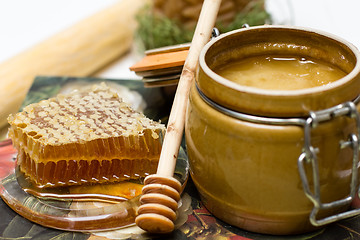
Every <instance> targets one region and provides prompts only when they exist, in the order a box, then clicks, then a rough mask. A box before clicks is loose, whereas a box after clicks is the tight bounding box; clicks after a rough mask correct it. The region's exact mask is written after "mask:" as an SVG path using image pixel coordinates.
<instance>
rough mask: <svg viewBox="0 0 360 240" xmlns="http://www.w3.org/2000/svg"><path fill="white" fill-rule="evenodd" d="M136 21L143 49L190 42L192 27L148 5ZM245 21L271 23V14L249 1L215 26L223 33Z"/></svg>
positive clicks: (236, 27)
mask: <svg viewBox="0 0 360 240" xmlns="http://www.w3.org/2000/svg"><path fill="white" fill-rule="evenodd" d="M137 22H138V29H137V37H138V38H139V39H140V41H141V43H142V45H143V47H144V49H145V50H147V49H153V48H158V47H163V46H170V45H175V44H180V43H186V42H190V41H191V39H192V35H193V32H194V29H191V30H189V29H186V28H184V27H183V26H182V24H180V23H178V22H176V21H174V20H172V19H170V18H168V17H166V16H158V15H155V14H154V13H153V11H152V9H151V7H150V6H147V7H145V8H144V9H142V10H141V11H140V12H139V14H138V15H137ZM245 23H247V24H249V25H250V26H257V25H263V24H270V23H271V16H270V14H269V13H268V12H267V11H266V10H265V9H264V7H263V5H262V4H261V1H250V2H249V4H248V6H247V7H246V8H244V9H243V10H242V11H241V12H239V13H238V14H237V15H236V16H235V18H234V20H233V21H232V22H231V23H230V24H228V25H224V24H222V23H221V22H218V23H217V24H216V27H217V28H218V29H219V31H220V32H221V33H224V32H228V31H231V30H234V29H238V28H241V27H242V26H243V25H244V24H245Z"/></svg>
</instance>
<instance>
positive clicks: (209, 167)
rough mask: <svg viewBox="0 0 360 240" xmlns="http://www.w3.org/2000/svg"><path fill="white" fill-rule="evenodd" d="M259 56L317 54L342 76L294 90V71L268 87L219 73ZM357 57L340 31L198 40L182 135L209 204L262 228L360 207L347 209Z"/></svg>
mask: <svg viewBox="0 0 360 240" xmlns="http://www.w3.org/2000/svg"><path fill="white" fill-rule="evenodd" d="M258 57H264V58H266V59H267V58H268V57H271V58H272V59H275V60H279V61H281V60H284V59H300V60H299V61H300V63H301V64H302V63H305V62H306V63H310V67H312V66H314V64H313V63H314V62H315V63H316V64H317V63H321V64H324V65H326V68H327V67H329V66H330V67H333V68H334V69H338V70H339V71H341V72H343V75H341V76H340V75H339V76H340V77H339V79H335V80H334V81H331V82H326V83H325V84H319V85H316V86H313V85H309V87H306V85H305V87H300V88H295V89H288V85H290V84H291V81H293V80H292V79H291V78H290V77H289V78H288V77H286V75H285V77H284V76H278V77H276V76H275V77H274V78H273V79H272V81H275V82H276V81H277V79H278V80H281V81H283V82H281V83H280V84H278V87H276V88H274V89H271V87H270V89H269V88H262V86H263V85H265V84H262V83H260V84H259V85H256V86H253V85H246V84H245V83H238V82H236V81H235V80H232V79H228V78H227V77H224V76H223V75H221V74H219V73H218V72H217V69H219V68H222V67H224V66H225V67H226V66H228V65H230V64H233V63H234V62H237V61H238V62H240V65H242V64H241V61H242V62H247V61H250V60H248V59H253V58H258ZM359 57H360V54H359V51H358V50H357V49H356V48H355V47H354V46H353V45H352V44H350V43H349V42H347V41H345V40H343V39H341V38H339V37H337V36H334V35H332V34H329V33H325V32H321V31H317V30H313V29H307V28H299V27H286V26H259V27H250V28H243V29H239V30H236V31H232V32H229V33H226V34H222V35H220V36H218V37H216V38H215V39H213V40H211V41H210V42H209V43H208V44H207V45H206V46H205V47H204V48H203V49H202V51H201V54H200V58H199V68H198V72H197V76H196V81H195V82H194V84H193V86H192V88H191V91H190V97H189V104H188V108H187V115H186V124H185V136H186V145H187V151H188V156H189V161H190V170H191V171H190V173H191V176H192V179H193V181H194V183H195V185H196V187H197V189H198V190H199V193H200V196H201V199H202V201H203V203H204V205H205V206H206V207H207V208H208V210H209V211H210V212H211V213H213V214H214V215H215V216H216V217H218V218H220V219H221V220H223V221H225V222H227V223H229V224H231V225H234V226H237V227H240V228H243V229H246V230H249V231H254V232H259V233H266V234H297V233H303V232H308V231H311V230H314V229H316V228H318V227H320V226H323V225H326V224H327V223H330V222H333V221H335V220H338V219H342V218H345V217H349V216H353V215H354V214H357V213H358V212H354V211H349V210H348V208H349V206H350V204H351V201H352V200H353V199H354V197H355V194H356V191H357V187H358V177H357V171H358V168H357V166H358V162H359V156H358V152H359V146H358V141H359V140H358V137H359V132H360V131H359V127H360V126H359V124H360V122H359V113H358V110H359V109H360V105H359V98H358V95H359V94H360V64H359ZM256 61H258V60H256ZM301 61H304V62H301ZM276 64H277V63H276ZM281 64H283V62H281ZM244 68H248V67H244ZM295 68H296V67H295ZM270 69H275V67H273V66H272V65H271V66H270ZM308 70H309V69H308ZM283 71H286V69H285V70H283ZM306 71H307V70H306ZM309 71H310V72H311V71H312V69H310V70H309ZM316 71H317V72H316V73H315V75H314V76H317V75H319V76H320V80H321V79H322V80H326V79H325V78H327V75H326V74H325V75H322V73H319V71H318V70H316ZM331 71H332V70H331ZM250 72H251V71H250ZM254 72H256V71H254ZM294 74H295V75H302V73H299V74H298V73H294ZM235 75H237V74H235ZM250 75H251V74H250ZM265 76H269V74H268V73H266V74H265ZM314 76H313V77H310V79H313V78H314ZM253 78H254V79H255V82H257V83H259V81H260V80H259V77H258V75H254V77H253ZM283 78H285V81H284V79H283ZM300 81H303V80H302V79H301V78H300ZM300 83H302V82H300ZM279 86H280V87H279ZM282 86H283V88H282ZM344 211H345V213H344Z"/></svg>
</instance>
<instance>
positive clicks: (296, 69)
mask: <svg viewBox="0 0 360 240" xmlns="http://www.w3.org/2000/svg"><path fill="white" fill-rule="evenodd" d="M214 72H215V73H217V74H218V75H220V76H222V77H224V78H226V79H228V80H230V81H233V82H235V83H238V84H240V85H243V86H249V87H255V88H261V89H268V90H298V89H304V88H312V87H317V86H323V85H327V84H329V83H332V82H334V81H336V80H338V79H340V78H342V77H344V76H345V75H346V73H345V72H344V71H342V70H341V69H339V68H337V67H336V66H332V65H329V64H327V63H325V62H322V61H319V60H315V59H309V58H304V57H292V56H290V57H289V56H255V57H249V58H245V59H241V60H236V61H233V62H228V63H226V64H222V65H220V66H218V67H216V68H215V69H214Z"/></svg>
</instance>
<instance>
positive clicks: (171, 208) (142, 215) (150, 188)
mask: <svg viewBox="0 0 360 240" xmlns="http://www.w3.org/2000/svg"><path fill="white" fill-rule="evenodd" d="M220 3H221V0H205V1H204V3H203V6H202V9H201V13H200V16H199V20H198V23H197V26H196V29H195V32H194V36H193V39H192V42H191V46H190V49H189V53H188V56H187V58H186V61H185V64H184V67H183V70H182V73H181V76H180V80H179V84H178V87H177V90H176V94H175V98H174V102H173V105H172V108H171V112H170V116H169V121H168V126H167V130H166V135H165V139H164V143H163V147H162V151H161V154H160V160H159V165H158V168H157V172H156V174H154V175H150V176H148V177H146V178H145V181H144V184H145V186H144V187H143V190H142V193H143V196H142V197H141V198H140V203H141V204H142V205H141V206H140V207H139V209H138V216H137V217H136V219H135V223H136V224H137V225H138V226H139V227H140V228H142V229H143V230H145V231H147V232H150V233H169V232H172V231H173V230H174V221H175V220H176V211H177V208H178V204H177V203H178V201H179V200H180V191H181V184H180V182H179V181H178V180H176V179H175V178H173V175H174V170H175V165H176V160H177V155H178V152H179V148H180V144H181V139H182V135H183V131H184V124H185V114H186V106H187V102H188V96H189V91H190V86H191V84H192V82H193V79H194V77H195V71H196V68H197V65H198V58H199V54H200V51H201V49H202V48H203V47H204V46H205V44H206V43H207V42H208V41H209V39H210V37H211V32H212V28H213V27H214V25H215V20H216V16H217V13H218V11H219V7H220Z"/></svg>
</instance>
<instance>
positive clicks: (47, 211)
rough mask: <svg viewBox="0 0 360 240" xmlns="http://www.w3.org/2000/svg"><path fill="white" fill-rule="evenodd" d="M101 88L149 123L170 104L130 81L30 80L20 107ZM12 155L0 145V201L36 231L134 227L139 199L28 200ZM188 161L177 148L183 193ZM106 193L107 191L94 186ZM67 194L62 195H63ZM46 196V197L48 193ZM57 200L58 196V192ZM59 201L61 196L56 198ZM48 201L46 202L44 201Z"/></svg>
mask: <svg viewBox="0 0 360 240" xmlns="http://www.w3.org/2000/svg"><path fill="white" fill-rule="evenodd" d="M99 82H106V83H107V84H108V85H111V86H112V87H114V88H115V89H117V90H118V91H119V92H120V96H124V98H128V99H126V100H125V101H128V102H130V103H132V104H133V107H134V108H137V109H139V108H140V109H139V110H142V111H143V112H144V114H145V115H147V116H148V117H149V118H152V119H154V120H161V121H162V122H166V120H167V117H168V113H169V109H170V107H171V103H172V97H173V95H172V94H173V93H172V92H167V90H166V89H163V88H162V89H160V88H144V87H143V83H142V82H138V81H132V80H105V79H97V78H63V77H59V78H58V77H51V78H47V77H40V78H37V79H35V81H34V84H33V86H32V88H31V89H30V92H29V94H28V95H27V98H26V100H25V102H24V106H25V105H28V104H30V103H32V102H38V101H40V100H42V99H47V98H49V97H52V96H54V95H56V94H57V93H59V92H66V91H69V90H70V89H73V88H75V89H76V88H79V87H81V88H83V87H85V86H87V85H93V84H94V83H99ZM15 157H16V151H15V150H14V149H13V148H12V147H11V141H9V140H5V141H3V142H0V180H1V181H0V196H1V197H2V199H3V200H4V202H6V204H7V205H8V206H10V207H11V208H12V209H13V210H14V211H15V212H17V213H18V214H20V215H21V216H23V217H25V218H27V219H29V220H31V221H33V222H35V223H38V224H40V225H43V226H46V227H51V228H56V229H61V230H71V231H82V232H83V231H102V230H111V229H117V228H121V227H126V226H129V225H133V224H134V220H135V217H136V212H137V208H138V206H139V196H137V197H134V198H132V199H130V200H124V201H121V202H119V201H114V202H112V203H110V202H108V201H107V202H103V201H101V199H97V200H91V199H90V198H86V199H85V200H84V199H80V200H79V199H77V198H76V199H74V198H71V197H70V198H69V196H71V195H67V194H65V195H64V197H61V199H59V198H53V197H51V194H48V195H47V197H46V198H43V197H37V196H35V195H32V194H29V193H28V192H27V191H24V189H23V188H22V187H23V186H24V184H22V183H21V180H23V179H22V177H21V175H19V174H17V171H15ZM188 169H189V166H188V159H187V155H186V152H185V150H184V148H183V147H181V148H180V151H179V156H178V160H177V164H176V169H175V174H174V177H175V178H177V179H178V180H179V181H180V182H181V183H182V184H183V187H185V184H186V181H187V179H188ZM19 183H20V184H19ZM98 186H99V187H104V188H106V187H108V186H109V185H107V184H103V185H98ZM64 192H65V193H66V192H67V191H66V189H65V190H64ZM48 193H51V191H49V192H48ZM57 194H58V192H57ZM58 195H59V196H61V194H58ZM49 196H50V197H49ZM114 198H115V199H116V196H114Z"/></svg>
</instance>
